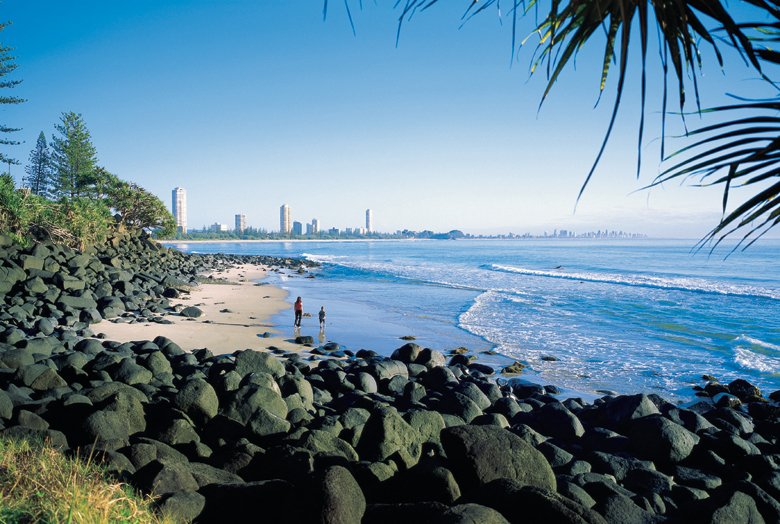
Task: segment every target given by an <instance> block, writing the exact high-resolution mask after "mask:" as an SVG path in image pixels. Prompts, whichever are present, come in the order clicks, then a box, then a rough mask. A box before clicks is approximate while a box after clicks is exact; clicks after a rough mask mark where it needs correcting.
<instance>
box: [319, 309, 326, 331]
mask: <svg viewBox="0 0 780 524" xmlns="http://www.w3.org/2000/svg"><path fill="white" fill-rule="evenodd" d="M324 329H325V306H322V307H321V308H320V331H322V330H324Z"/></svg>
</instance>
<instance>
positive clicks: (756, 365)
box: [734, 348, 780, 374]
mask: <svg viewBox="0 0 780 524" xmlns="http://www.w3.org/2000/svg"><path fill="white" fill-rule="evenodd" d="M734 362H735V363H736V364H737V365H738V366H740V367H741V368H744V369H749V370H753V371H760V372H762V373H774V374H779V373H780V358H773V357H768V356H766V355H761V354H758V353H755V352H753V351H750V350H749V349H745V348H736V349H735V350H734Z"/></svg>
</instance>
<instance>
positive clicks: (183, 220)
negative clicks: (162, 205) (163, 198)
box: [171, 187, 187, 234]
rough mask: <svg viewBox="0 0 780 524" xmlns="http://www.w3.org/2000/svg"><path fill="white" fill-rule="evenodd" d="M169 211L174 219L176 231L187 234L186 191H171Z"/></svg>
mask: <svg viewBox="0 0 780 524" xmlns="http://www.w3.org/2000/svg"><path fill="white" fill-rule="evenodd" d="M171 211H172V212H173V217H174V218H175V219H176V230H177V231H178V232H179V233H181V234H187V190H186V189H184V188H183V187H175V188H173V191H171Z"/></svg>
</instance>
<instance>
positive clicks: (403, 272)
mask: <svg viewBox="0 0 780 524" xmlns="http://www.w3.org/2000/svg"><path fill="white" fill-rule="evenodd" d="M301 256H302V257H304V258H305V259H307V260H309V261H312V262H319V263H321V264H330V265H333V266H339V267H342V268H347V269H351V270H355V271H365V272H370V273H374V274H378V275H388V276H391V277H393V278H397V279H400V280H405V281H409V282H417V283H420V284H427V285H432V286H441V287H446V288H450V289H462V290H465V291H476V292H479V293H483V292H486V291H495V292H501V293H507V294H512V295H515V296H520V297H522V296H526V295H528V293H527V292H525V291H521V290H518V289H505V288H487V287H484V286H479V285H474V284H469V283H465V282H466V281H468V280H469V279H470V278H471V275H470V274H467V275H461V276H462V277H463V280H464V283H460V282H453V281H451V280H446V279H441V278H435V275H437V274H439V275H443V274H450V273H452V268H450V267H447V266H438V265H435V264H420V265H415V266H411V265H404V264H397V263H393V262H362V261H359V260H355V259H354V258H352V257H349V256H343V255H313V254H310V253H302V254H301Z"/></svg>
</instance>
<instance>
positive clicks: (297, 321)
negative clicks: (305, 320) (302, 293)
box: [293, 297, 303, 327]
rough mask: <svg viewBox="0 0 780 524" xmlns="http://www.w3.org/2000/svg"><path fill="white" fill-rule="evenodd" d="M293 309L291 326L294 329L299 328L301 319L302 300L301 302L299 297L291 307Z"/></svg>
mask: <svg viewBox="0 0 780 524" xmlns="http://www.w3.org/2000/svg"><path fill="white" fill-rule="evenodd" d="M293 308H294V309H295V322H293V326H295V327H301V318H302V317H303V300H301V297H298V300H296V301H295V306H293Z"/></svg>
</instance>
